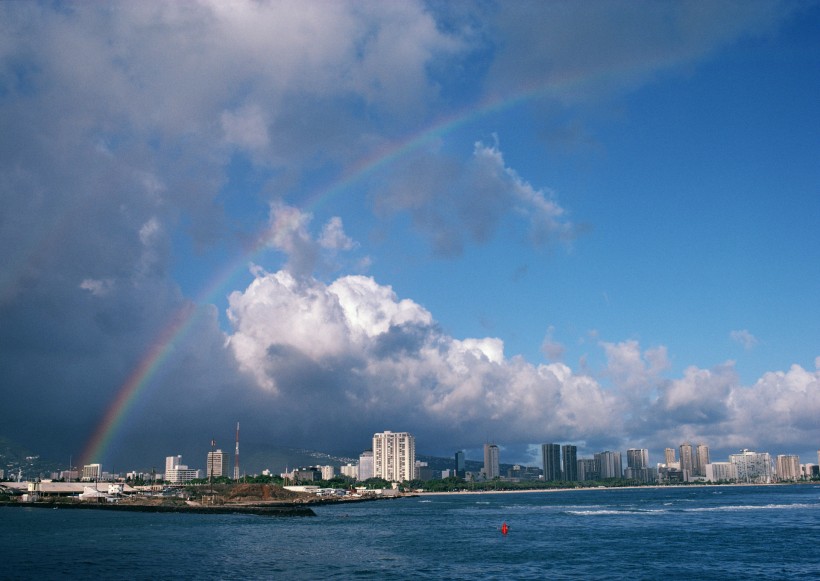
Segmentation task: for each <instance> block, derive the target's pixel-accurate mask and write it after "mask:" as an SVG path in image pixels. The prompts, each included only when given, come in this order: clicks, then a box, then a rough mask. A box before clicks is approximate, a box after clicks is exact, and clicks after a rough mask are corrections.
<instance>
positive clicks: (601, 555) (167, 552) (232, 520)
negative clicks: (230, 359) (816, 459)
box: [0, 484, 820, 580]
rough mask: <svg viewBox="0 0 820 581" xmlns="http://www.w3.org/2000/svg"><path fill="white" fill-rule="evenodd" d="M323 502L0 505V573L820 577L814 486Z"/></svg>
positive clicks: (819, 493) (819, 502)
mask: <svg viewBox="0 0 820 581" xmlns="http://www.w3.org/2000/svg"><path fill="white" fill-rule="evenodd" d="M315 511H316V513H317V515H318V516H316V517H263V516H251V515H238V514H237V515H201V514H151V513H127V512H108V511H94V510H83V511H78V510H66V509H63V510H60V509H34V508H22V509H21V508H0V578H2V579H34V578H36V579H57V578H75V579H76V578H79V579H92V578H94V579H280V578H282V579H627V578H628V579H676V580H678V579H820V485H816V484H806V485H794V486H719V487H701V486H697V487H680V488H634V489H596V490H572V491H559V492H533V493H509V494H453V495H429V496H419V497H414V498H403V499H398V500H383V501H376V502H367V503H357V504H348V505H341V506H338V505H336V506H320V507H316V508H315ZM505 522H506V523H507V525H508V527H509V532H508V534H507V535H503V534H502V533H501V525H502V524H503V523H505Z"/></svg>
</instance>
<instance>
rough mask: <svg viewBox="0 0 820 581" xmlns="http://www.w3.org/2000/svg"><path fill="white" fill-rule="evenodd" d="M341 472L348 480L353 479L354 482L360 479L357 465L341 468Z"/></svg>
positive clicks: (347, 465) (346, 465)
mask: <svg viewBox="0 0 820 581" xmlns="http://www.w3.org/2000/svg"><path fill="white" fill-rule="evenodd" d="M339 472H341V474H342V476H345V477H347V478H351V479H353V480H358V479H359V467H358V466H357V465H356V464H345V465H344V466H342V467H341V468H339Z"/></svg>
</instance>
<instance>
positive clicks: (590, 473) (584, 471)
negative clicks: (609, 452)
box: [576, 458, 601, 482]
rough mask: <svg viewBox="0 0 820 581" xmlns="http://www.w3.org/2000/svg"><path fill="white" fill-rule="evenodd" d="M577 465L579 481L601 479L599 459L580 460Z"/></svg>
mask: <svg viewBox="0 0 820 581" xmlns="http://www.w3.org/2000/svg"><path fill="white" fill-rule="evenodd" d="M576 465H577V466H578V480H580V481H582V482H583V481H592V480H600V479H601V468H600V464H599V463H598V459H597V458H579V459H578V462H577V463H576Z"/></svg>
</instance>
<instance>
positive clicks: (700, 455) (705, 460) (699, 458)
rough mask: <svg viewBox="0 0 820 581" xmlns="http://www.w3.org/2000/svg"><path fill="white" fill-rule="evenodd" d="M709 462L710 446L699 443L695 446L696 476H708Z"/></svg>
mask: <svg viewBox="0 0 820 581" xmlns="http://www.w3.org/2000/svg"><path fill="white" fill-rule="evenodd" d="M709 462H710V458H709V446H707V445H706V444H703V443H701V444H698V445H697V446H696V447H695V472H694V473H695V476H706V465H707V464H709Z"/></svg>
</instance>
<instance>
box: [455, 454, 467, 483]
mask: <svg viewBox="0 0 820 581" xmlns="http://www.w3.org/2000/svg"><path fill="white" fill-rule="evenodd" d="M455 460H456V476H457V477H458V478H464V476H465V475H466V473H467V461H466V459H465V458H464V450H459V451H458V452H456V458H455Z"/></svg>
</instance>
